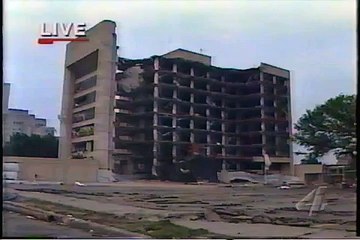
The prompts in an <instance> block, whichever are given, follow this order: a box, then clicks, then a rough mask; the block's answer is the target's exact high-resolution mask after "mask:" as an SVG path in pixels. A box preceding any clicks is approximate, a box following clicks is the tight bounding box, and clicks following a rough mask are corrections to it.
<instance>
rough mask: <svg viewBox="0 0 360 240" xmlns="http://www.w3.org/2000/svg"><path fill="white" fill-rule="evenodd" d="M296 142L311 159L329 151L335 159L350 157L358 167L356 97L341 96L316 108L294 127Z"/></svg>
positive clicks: (308, 111) (309, 111)
mask: <svg viewBox="0 0 360 240" xmlns="http://www.w3.org/2000/svg"><path fill="white" fill-rule="evenodd" d="M295 129H296V130H297V132H296V133H295V134H294V140H295V142H296V143H298V144H299V145H301V146H303V147H305V148H306V149H307V151H308V152H309V154H312V156H317V157H321V156H323V155H324V154H326V153H328V152H329V151H331V152H334V154H335V156H337V157H339V156H342V155H348V156H350V157H351V158H352V163H351V166H352V167H353V168H354V167H355V166H356V96H355V95H342V94H341V95H339V96H337V97H335V98H331V99H329V100H327V101H326V102H325V103H324V104H322V105H318V106H316V107H315V108H314V109H313V110H307V111H306V113H305V114H304V115H303V116H302V117H301V118H300V119H299V120H298V122H297V123H296V124H295Z"/></svg>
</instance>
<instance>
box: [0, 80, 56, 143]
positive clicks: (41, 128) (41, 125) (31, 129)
mask: <svg viewBox="0 0 360 240" xmlns="http://www.w3.org/2000/svg"><path fill="white" fill-rule="evenodd" d="M9 96H10V84H9V83H4V84H3V145H4V144H5V143H6V142H9V141H10V137H11V136H12V135H13V134H15V133H24V134H27V135H29V136H30V135H32V134H36V135H40V136H45V135H48V134H50V135H55V128H54V127H48V126H46V119H43V118H36V117H35V115H34V114H29V111H28V110H23V109H14V108H9Z"/></svg>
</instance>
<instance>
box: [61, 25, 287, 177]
mask: <svg viewBox="0 0 360 240" xmlns="http://www.w3.org/2000/svg"><path fill="white" fill-rule="evenodd" d="M88 37H89V42H85V43H84V42H74V43H70V44H68V46H67V52H66V69H65V81H64V94H63V107H62V130H61V138H62V139H63V140H62V141H61V143H62V145H60V151H61V152H62V154H63V157H70V156H71V152H73V153H76V152H78V151H84V150H87V153H86V154H85V155H86V156H92V157H93V158H94V159H95V160H97V161H99V163H100V166H101V167H100V168H101V170H108V172H107V173H108V176H109V175H110V174H111V173H112V172H113V173H116V174H121V175H134V174H135V175H136V174H145V175H146V174H147V175H150V174H153V175H156V176H158V177H162V178H172V176H176V175H181V174H182V173H184V172H186V171H189V169H187V168H189V167H186V166H185V165H186V164H187V163H189V162H194V161H191V159H197V160H195V162H196V163H197V164H195V165H196V166H195V167H192V170H193V172H197V173H200V172H203V173H204V172H206V173H208V174H202V175H203V176H204V175H206V177H210V175H212V176H214V175H216V172H217V171H219V170H221V169H232V170H243V171H250V170H253V171H262V169H263V166H264V157H263V156H264V154H265V153H266V154H267V155H268V156H269V157H270V160H271V162H272V165H271V166H270V172H280V173H284V174H289V173H291V172H292V149H291V144H290V143H289V140H288V139H289V136H290V131H291V107H290V106H291V104H290V73H289V71H288V70H285V69H282V68H278V67H275V66H272V65H269V64H265V63H261V64H260V66H259V67H257V68H251V69H246V70H240V69H227V68H219V67H215V66H212V65H211V57H210V56H206V55H203V54H199V53H194V52H190V51H187V50H184V49H177V50H175V51H172V52H169V53H167V54H165V55H161V56H152V57H149V58H146V59H135V60H131V59H125V58H117V46H116V34H115V23H113V22H111V21H103V22H101V23H99V24H98V25H96V26H95V27H93V28H92V29H91V30H89V31H88ZM82 86H83V87H82ZM79 89H81V90H79ZM83 128H86V130H85V132H88V135H87V136H79V135H78V133H79V131H84V130H81V129H83ZM90 129H91V130H90ZM190 168H191V167H190ZM195 168H196V169H197V171H195V170H194V169H195ZM102 172H103V173H104V171H102Z"/></svg>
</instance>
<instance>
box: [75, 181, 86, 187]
mask: <svg viewBox="0 0 360 240" xmlns="http://www.w3.org/2000/svg"><path fill="white" fill-rule="evenodd" d="M75 185H76V186H86V185H85V184H83V183H80V182H75Z"/></svg>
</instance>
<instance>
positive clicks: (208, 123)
mask: <svg viewBox="0 0 360 240" xmlns="http://www.w3.org/2000/svg"><path fill="white" fill-rule="evenodd" d="M209 116H210V109H208V108H207V109H206V117H207V118H208V117H209ZM206 131H210V121H206ZM210 142H211V139H210V134H209V133H206V143H207V144H209V143H210ZM210 148H211V147H210V146H208V147H207V149H206V154H207V155H208V156H209V155H210Z"/></svg>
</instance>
